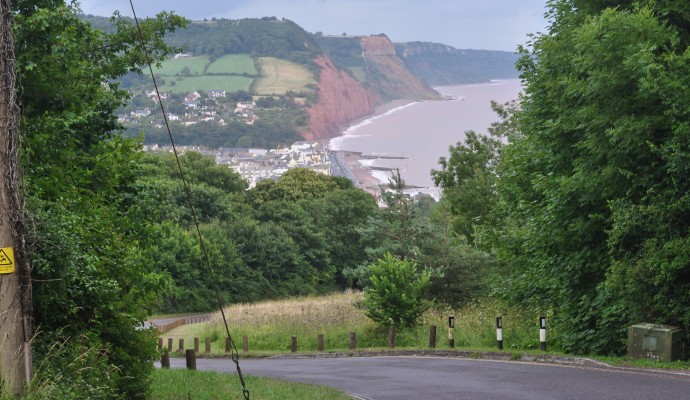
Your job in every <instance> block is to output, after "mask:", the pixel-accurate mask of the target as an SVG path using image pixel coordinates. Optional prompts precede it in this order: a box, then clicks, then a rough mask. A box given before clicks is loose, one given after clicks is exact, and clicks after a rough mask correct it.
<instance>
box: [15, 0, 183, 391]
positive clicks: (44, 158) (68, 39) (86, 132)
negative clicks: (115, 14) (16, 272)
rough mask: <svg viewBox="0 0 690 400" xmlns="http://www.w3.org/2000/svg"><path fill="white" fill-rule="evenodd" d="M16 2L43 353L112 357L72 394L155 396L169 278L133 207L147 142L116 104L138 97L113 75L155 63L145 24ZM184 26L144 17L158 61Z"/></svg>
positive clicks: (40, 1)
mask: <svg viewBox="0 0 690 400" xmlns="http://www.w3.org/2000/svg"><path fill="white" fill-rule="evenodd" d="M13 6H14V10H13V11H14V16H15V21H16V24H15V26H14V33H15V37H16V55H17V69H18V70H17V74H18V79H19V81H20V82H21V87H22V92H21V93H20V94H19V101H20V103H21V108H22V121H21V126H22V131H21V134H22V141H23V142H22V143H23V148H22V150H21V151H22V154H21V156H22V164H23V169H24V172H25V177H26V179H25V181H26V193H27V204H28V208H29V209H28V211H29V213H30V214H31V215H32V218H33V222H34V224H35V237H34V238H32V239H33V243H34V252H33V254H32V260H33V261H32V263H33V272H32V278H33V296H34V307H35V308H34V321H35V324H36V327H38V329H39V331H38V332H37V336H36V340H35V342H34V344H35V351H36V359H37V362H39V363H40V362H41V360H44V359H46V358H48V357H50V354H49V352H50V349H51V348H52V346H53V344H55V343H62V342H67V349H66V350H65V351H64V352H62V353H60V355H57V356H56V358H55V359H54V360H52V362H54V364H55V365H60V364H61V363H62V365H66V364H67V363H68V360H64V359H60V357H62V356H66V357H69V356H70V355H72V354H75V351H77V350H78V349H84V348H86V349H89V351H91V352H93V353H97V354H100V355H101V356H102V357H98V361H97V362H95V365H94V367H97V368H99V370H100V371H101V373H100V374H97V373H94V374H90V373H89V374H83V375H82V376H81V379H79V380H75V381H74V383H71V382H68V381H64V383H63V384H64V385H65V390H64V394H65V396H64V397H62V396H61V398H81V395H82V394H84V393H94V396H96V395H98V396H100V394H97V393H102V395H103V397H104V398H106V397H107V398H143V397H145V395H146V393H147V387H148V381H149V377H150V373H151V372H152V364H151V361H152V360H153V358H154V357H155V344H154V341H153V337H152V334H151V333H150V332H148V331H143V330H138V329H136V328H138V327H139V326H140V324H141V322H142V321H143V320H144V319H145V318H146V316H147V310H148V309H149V308H150V307H149V305H150V304H152V303H155V300H156V299H157V296H158V294H159V291H160V290H161V289H162V288H163V287H164V286H165V282H166V279H165V277H164V276H162V275H161V274H159V273H158V272H156V271H150V270H148V269H147V265H148V260H147V259H146V257H145V256H144V255H143V251H142V248H143V247H144V246H145V243H146V241H147V240H148V236H147V232H148V221H146V220H141V219H139V218H133V215H132V214H131V213H132V212H133V211H134V210H133V209H132V205H133V204H134V198H135V197H136V188H135V187H134V185H132V183H133V182H134V181H135V180H136V177H137V174H138V170H137V164H138V159H139V156H140V153H139V149H140V147H139V144H138V143H137V142H136V141H134V140H129V139H122V138H120V137H119V136H118V135H117V134H116V133H114V132H115V131H116V129H117V128H118V125H117V121H116V118H115V116H114V111H115V110H116V109H117V108H118V107H120V106H122V105H124V103H125V101H126V99H127V98H128V94H127V92H126V91H123V90H121V89H120V88H119V86H118V85H117V84H116V83H112V81H113V80H114V79H116V78H117V77H119V76H122V75H124V74H126V73H128V72H133V71H138V70H139V68H140V67H141V65H142V64H143V63H144V62H145V57H144V54H142V52H141V51H140V50H139V47H138V43H139V39H138V36H137V34H136V33H135V32H136V29H135V28H134V27H133V26H132V25H131V24H130V25H127V24H118V25H117V27H116V29H115V30H114V31H113V32H111V33H107V34H106V33H103V32H99V31H96V30H94V29H93V28H91V26H90V25H88V24H86V23H84V22H82V21H80V20H79V18H77V11H78V10H77V9H76V8H75V6H73V5H66V4H65V3H64V2H55V1H50V0H19V1H15V2H13ZM183 24H184V21H183V20H182V19H181V18H179V17H175V16H172V15H170V14H165V13H162V14H160V15H158V16H157V17H156V18H154V19H146V20H144V21H142V31H143V35H144V41H145V43H146V46H147V47H148V48H149V49H150V50H151V55H152V57H153V60H154V62H155V61H156V60H160V59H161V58H163V57H165V56H166V55H167V54H168V53H170V52H171V50H172V49H171V48H170V47H168V46H167V45H165V44H164V43H163V42H162V41H161V40H160V35H162V34H163V33H164V32H166V31H169V30H172V29H175V28H177V27H179V26H182V25H183ZM77 338H78V339H77ZM110 373H112V375H109V376H108V377H104V375H105V374H110ZM72 384H74V385H75V386H74V389H70V388H69V385H72ZM76 385H85V386H89V387H90V388H91V389H93V392H87V391H82V390H81V389H78V386H76ZM106 385H107V388H104V386H106ZM101 388H103V390H101ZM96 398H97V397H96Z"/></svg>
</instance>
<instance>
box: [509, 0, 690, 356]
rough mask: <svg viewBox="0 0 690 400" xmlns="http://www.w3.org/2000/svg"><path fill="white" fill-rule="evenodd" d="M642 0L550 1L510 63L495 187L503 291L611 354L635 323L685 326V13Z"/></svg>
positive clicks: (688, 209) (688, 94)
mask: <svg viewBox="0 0 690 400" xmlns="http://www.w3.org/2000/svg"><path fill="white" fill-rule="evenodd" d="M641 3H642V5H640V3H636V4H633V3H632V2H626V1H621V2H609V1H607V2H603V1H587V0H560V1H552V2H550V3H549V7H550V14H551V18H552V24H551V26H550V28H549V31H548V32H547V33H546V34H544V35H539V36H536V37H535V39H534V41H533V43H531V49H530V50H529V51H528V50H525V55H524V57H523V58H522V60H521V61H520V63H519V66H520V68H521V70H522V74H523V75H522V77H523V79H524V81H525V93H524V97H523V101H522V110H521V111H520V112H519V114H518V117H517V120H516V121H517V123H518V126H519V133H518V134H516V135H513V136H512V137H510V139H511V143H510V144H509V145H508V146H507V147H506V148H505V149H504V151H503V154H502V160H501V165H500V168H499V174H500V177H501V179H500V181H499V185H498V188H499V191H500V193H501V196H502V198H503V199H504V200H505V202H506V205H507V207H506V210H508V211H507V212H508V213H509V216H510V218H509V219H508V221H512V223H507V224H505V226H506V227H507V228H506V229H504V230H503V232H502V235H503V238H504V239H505V240H504V241H503V244H502V245H501V251H502V254H503V255H505V256H507V259H508V261H509V262H510V264H511V265H512V266H513V271H512V272H513V273H512V275H511V278H510V279H509V285H508V288H509V290H508V293H509V294H510V295H511V296H512V297H513V298H515V299H517V300H521V301H524V302H529V303H531V304H533V305H534V306H535V307H537V308H539V309H542V310H546V309H548V310H552V311H553V312H554V318H553V319H552V320H553V322H554V323H555V325H556V326H557V330H558V331H559V332H560V340H561V342H562V345H563V347H564V348H565V349H566V350H569V351H576V352H592V351H595V352H602V353H615V352H620V351H622V350H623V348H624V343H625V327H626V326H627V325H628V324H629V323H632V322H639V321H640V320H648V321H652V322H660V323H672V324H678V325H681V326H684V327H688V326H690V325H689V324H690V311H688V308H687V307H686V305H687V304H688V301H689V298H688V296H689V295H688V293H690V292H689V291H688V289H689V288H690V280H689V279H688V276H690V258H688V257H687V251H686V249H687V247H686V244H687V242H688V240H689V239H688V236H689V235H688V232H689V231H690V230H689V228H690V225H688V222H687V221H690V206H689V205H688V204H690V203H688V202H687V201H686V200H687V193H688V189H690V187H689V181H688V179H687V176H688V175H685V173H686V172H688V171H687V163H686V161H687V160H688V157H689V156H690V141H688V137H689V135H690V133H689V132H690V130H689V129H688V125H687V120H688V115H689V114H688V113H689V111H690V109H689V107H688V104H690V103H689V102H688V100H689V99H690V89H688V87H689V86H688V72H689V69H688V65H689V64H688V59H689V57H690V52H689V51H688V41H687V34H688V24H687V22H688V15H690V14H689V13H688V12H687V11H688V8H687V7H688V5H687V4H688V3H687V2H683V1H680V2H678V1H676V2H673V1H672V2H664V1H652V0H650V1H643V2H641ZM609 6H619V7H616V8H607V7H609Z"/></svg>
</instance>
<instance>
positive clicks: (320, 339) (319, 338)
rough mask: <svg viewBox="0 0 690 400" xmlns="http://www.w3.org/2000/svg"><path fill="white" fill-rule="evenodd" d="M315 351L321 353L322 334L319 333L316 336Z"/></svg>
mask: <svg viewBox="0 0 690 400" xmlns="http://www.w3.org/2000/svg"><path fill="white" fill-rule="evenodd" d="M316 349H317V350H318V351H323V333H319V334H318V335H317V336H316Z"/></svg>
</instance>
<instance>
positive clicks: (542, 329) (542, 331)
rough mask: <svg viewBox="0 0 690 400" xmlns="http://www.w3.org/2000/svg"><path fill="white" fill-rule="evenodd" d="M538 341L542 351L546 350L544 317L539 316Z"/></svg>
mask: <svg viewBox="0 0 690 400" xmlns="http://www.w3.org/2000/svg"><path fill="white" fill-rule="evenodd" d="M539 342H540V343H541V349H542V351H546V317H545V316H543V315H542V316H541V317H539Z"/></svg>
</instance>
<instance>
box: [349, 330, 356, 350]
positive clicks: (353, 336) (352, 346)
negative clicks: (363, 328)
mask: <svg viewBox="0 0 690 400" xmlns="http://www.w3.org/2000/svg"><path fill="white" fill-rule="evenodd" d="M356 348H357V332H350V350H354V349H356Z"/></svg>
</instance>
